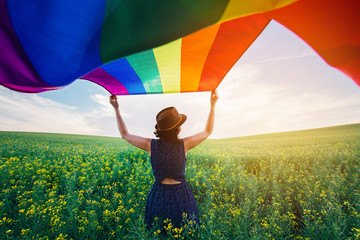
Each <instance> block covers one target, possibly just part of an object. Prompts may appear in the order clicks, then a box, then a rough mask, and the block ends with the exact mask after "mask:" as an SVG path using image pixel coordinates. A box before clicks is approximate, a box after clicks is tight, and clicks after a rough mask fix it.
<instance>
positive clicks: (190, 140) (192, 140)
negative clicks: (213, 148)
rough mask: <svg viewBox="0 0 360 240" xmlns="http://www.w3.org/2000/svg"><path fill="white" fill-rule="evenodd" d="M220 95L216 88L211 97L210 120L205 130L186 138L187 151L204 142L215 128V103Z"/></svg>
mask: <svg viewBox="0 0 360 240" xmlns="http://www.w3.org/2000/svg"><path fill="white" fill-rule="evenodd" d="M218 98H219V96H218V94H217V91H216V90H212V91H211V97H210V113H209V117H208V120H207V122H206V126H205V129H204V131H202V132H199V133H197V134H195V135H193V136H190V137H186V138H184V147H185V152H187V151H189V150H190V149H192V148H193V147H196V146H197V145H199V144H200V143H201V142H203V141H204V140H205V139H207V138H208V137H209V136H210V134H211V133H212V131H213V129H214V121H215V104H216V101H217V100H218Z"/></svg>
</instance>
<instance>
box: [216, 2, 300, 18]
mask: <svg viewBox="0 0 360 240" xmlns="http://www.w3.org/2000/svg"><path fill="white" fill-rule="evenodd" d="M296 1H297V0H255V1H254V0H230V2H229V3H228V5H227V7H226V9H225V12H224V14H223V15H222V17H221V18H220V20H219V21H218V22H224V21H227V20H230V19H234V18H238V17H243V16H248V15H251V14H254V13H261V12H266V11H271V10H274V9H277V8H280V7H283V6H286V5H288V4H291V3H294V2H296Z"/></svg>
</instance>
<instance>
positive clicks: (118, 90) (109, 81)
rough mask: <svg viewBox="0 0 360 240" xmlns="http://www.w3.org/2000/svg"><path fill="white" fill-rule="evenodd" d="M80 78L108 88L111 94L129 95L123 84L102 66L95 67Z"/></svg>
mask: <svg viewBox="0 0 360 240" xmlns="http://www.w3.org/2000/svg"><path fill="white" fill-rule="evenodd" d="M81 79H85V80H89V81H92V82H94V83H96V84H99V85H100V86H102V87H104V88H105V89H106V90H108V91H109V92H110V93H111V94H114V95H129V92H128V90H126V88H125V86H124V85H123V84H122V83H121V82H119V81H118V80H117V79H116V78H114V77H113V76H111V75H110V74H109V73H108V72H106V71H105V70H103V69H102V68H96V69H95V70H93V71H91V72H89V73H88V74H86V75H84V76H82V77H81Z"/></svg>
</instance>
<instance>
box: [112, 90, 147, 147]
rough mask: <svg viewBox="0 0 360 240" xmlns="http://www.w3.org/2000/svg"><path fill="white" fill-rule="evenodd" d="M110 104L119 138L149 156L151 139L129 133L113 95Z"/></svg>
mask: <svg viewBox="0 0 360 240" xmlns="http://www.w3.org/2000/svg"><path fill="white" fill-rule="evenodd" d="M110 104H111V105H112V106H113V107H114V110H115V115H116V122H117V125H118V129H119V132H120V134H121V137H122V138H123V139H125V140H126V141H127V142H129V143H130V144H132V145H134V146H135V147H138V148H140V149H142V150H145V151H147V152H148V153H149V154H150V151H151V139H150V138H144V137H140V136H136V135H133V134H130V133H129V131H128V130H127V127H126V124H125V122H124V120H123V118H122V117H121V114H120V110H119V104H118V102H117V97H116V96H115V95H112V96H110Z"/></svg>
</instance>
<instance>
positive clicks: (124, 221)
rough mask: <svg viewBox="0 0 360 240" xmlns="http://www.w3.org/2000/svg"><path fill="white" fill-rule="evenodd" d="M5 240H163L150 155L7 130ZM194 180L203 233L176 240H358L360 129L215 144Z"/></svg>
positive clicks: (0, 172) (192, 173)
mask: <svg viewBox="0 0 360 240" xmlns="http://www.w3.org/2000/svg"><path fill="white" fill-rule="evenodd" d="M0 141H1V145H0V238H1V239H157V238H158V233H159V232H158V231H157V230H156V229H155V230H154V231H148V230H146V228H145V225H144V210H145V202H146V197H147V194H148V192H149V191H150V188H151V184H152V182H153V181H154V178H153V176H152V172H151V165H150V162H149V157H148V156H147V154H146V153H145V152H143V151H141V150H137V149H136V148H134V147H132V146H130V145H129V144H128V143H126V142H125V141H123V140H122V139H120V138H105V137H91V136H79V135H64V134H43V133H16V132H0ZM186 177H187V180H188V182H189V184H190V185H191V187H192V189H193V192H194V194H195V198H196V200H197V203H198V207H199V211H200V217H201V219H200V221H201V227H200V229H198V230H197V231H196V232H194V230H193V229H191V228H181V229H173V228H172V226H171V224H170V223H169V224H168V226H167V232H168V238H169V239H183V238H187V239H192V238H195V237H196V236H197V237H198V238H200V239H359V238H360V124H354V125H347V126H340V127H333V128H325V129H318V130H307V131H299V132H290V133H279V134H269V135H261V136H252V137H242V138H232V139H221V140H207V141H206V142H204V143H203V144H201V145H199V146H198V147H196V148H195V149H193V150H191V151H190V152H189V153H188V163H187V171H186Z"/></svg>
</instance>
